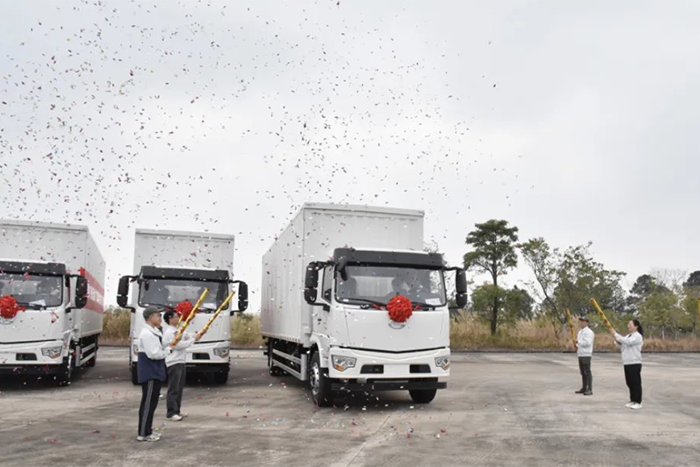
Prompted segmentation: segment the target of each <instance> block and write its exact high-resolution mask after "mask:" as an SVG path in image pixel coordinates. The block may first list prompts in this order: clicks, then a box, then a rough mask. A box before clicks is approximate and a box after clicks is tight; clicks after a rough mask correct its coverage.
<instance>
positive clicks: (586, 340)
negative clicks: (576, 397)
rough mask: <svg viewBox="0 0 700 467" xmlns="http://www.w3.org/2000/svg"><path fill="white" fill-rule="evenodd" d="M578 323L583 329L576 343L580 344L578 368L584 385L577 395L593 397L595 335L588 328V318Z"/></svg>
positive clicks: (582, 317) (580, 319)
mask: <svg viewBox="0 0 700 467" xmlns="http://www.w3.org/2000/svg"><path fill="white" fill-rule="evenodd" d="M578 321H579V325H580V327H581V329H580V330H579V332H578V335H577V337H576V341H577V342H576V343H577V344H578V350H577V351H576V354H577V355H578V366H579V369H580V370H581V379H582V380H583V384H582V386H581V389H579V390H578V391H576V394H583V395H584V396H592V395H593V374H592V373H591V360H592V359H593V342H594V341H595V334H594V333H593V330H591V328H589V327H588V317H586V316H581V317H580V318H579V319H578Z"/></svg>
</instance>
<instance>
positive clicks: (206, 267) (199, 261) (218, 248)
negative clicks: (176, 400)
mask: <svg viewBox="0 0 700 467" xmlns="http://www.w3.org/2000/svg"><path fill="white" fill-rule="evenodd" d="M233 246H234V236H233V235H220V234H211V233H197V232H173V231H165V230H145V229H136V234H135V241H134V273H133V275H132V276H123V277H122V278H121V279H120V280H119V288H118V292H117V303H118V304H119V306H121V307H123V308H129V309H130V310H131V311H132V314H131V331H130V336H131V350H132V351H131V354H130V355H131V356H130V358H129V366H130V369H131V379H132V382H133V383H134V384H136V383H137V373H136V371H137V370H136V363H137V361H138V353H139V349H138V339H139V334H140V333H141V329H142V328H143V326H144V325H145V321H144V319H143V310H144V309H145V308H146V307H147V306H151V305H154V306H161V307H164V308H173V309H174V308H175V307H176V306H177V305H178V304H179V303H181V302H183V301H185V300H189V301H190V303H192V304H193V305H194V304H195V303H196V302H197V299H198V298H199V296H200V295H201V293H202V291H203V290H204V288H208V289H209V295H208V296H207V298H206V300H205V301H204V303H203V304H202V307H201V308H200V311H199V312H198V313H197V314H196V315H195V317H194V319H193V320H192V322H191V323H190V325H189V328H188V332H196V331H199V330H200V329H202V328H203V327H204V325H205V324H206V323H207V322H208V321H209V319H210V318H211V317H212V314H213V312H214V311H216V309H217V308H218V307H219V306H220V305H221V304H222V303H223V302H224V300H225V299H226V297H227V296H228V295H229V292H230V291H229V288H230V286H231V285H232V284H237V285H238V290H237V294H236V297H234V299H236V298H237V301H238V309H237V310H233V309H232V307H231V304H229V305H227V308H226V309H225V310H224V312H222V313H221V314H219V317H218V318H217V319H216V321H214V323H213V324H212V325H211V327H210V328H209V330H208V331H207V333H206V334H205V335H204V337H203V338H202V340H201V341H199V342H197V343H195V345H193V346H192V347H190V348H189V349H187V361H186V367H187V370H188V372H194V373H209V374H211V375H213V377H214V381H215V382H216V383H218V384H225V383H226V382H227V381H228V374H229V368H230V357H229V352H230V348H231V315H232V314H233V313H235V312H236V311H245V310H246V309H247V308H248V286H247V285H246V283H245V282H242V281H237V280H233ZM130 288H131V297H132V299H131V305H129V289H130Z"/></svg>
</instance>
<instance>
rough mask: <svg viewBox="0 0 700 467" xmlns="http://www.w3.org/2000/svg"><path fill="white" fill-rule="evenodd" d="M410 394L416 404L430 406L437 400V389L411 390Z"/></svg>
mask: <svg viewBox="0 0 700 467" xmlns="http://www.w3.org/2000/svg"><path fill="white" fill-rule="evenodd" d="M408 393H409V394H410V395H411V399H413V402H415V403H416V404H428V403H430V402H432V400H433V399H435V394H437V389H409V390H408Z"/></svg>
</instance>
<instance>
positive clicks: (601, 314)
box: [590, 298, 615, 331]
mask: <svg viewBox="0 0 700 467" xmlns="http://www.w3.org/2000/svg"><path fill="white" fill-rule="evenodd" d="M590 303H591V305H593V308H595V311H597V312H598V314H599V315H600V317H601V318H603V323H605V325H606V326H607V327H608V329H610V330H611V331H615V328H614V327H613V325H612V324H610V321H608V317H607V316H605V313H603V310H602V309H601V308H600V305H598V302H596V300H595V298H591V302H590Z"/></svg>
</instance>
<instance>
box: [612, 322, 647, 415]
mask: <svg viewBox="0 0 700 467" xmlns="http://www.w3.org/2000/svg"><path fill="white" fill-rule="evenodd" d="M627 330H628V331H629V334H627V335H626V336H622V335H620V334H618V333H617V332H615V330H614V329H613V330H612V331H611V333H612V335H613V337H614V338H615V342H616V343H617V344H618V345H619V346H620V351H621V353H622V364H623V365H624V367H625V382H626V383H627V387H628V388H629V390H630V401H629V402H628V403H627V404H626V405H625V407H627V408H629V409H632V410H639V409H641V408H642V346H643V345H644V329H643V328H642V324H641V323H640V322H639V320H638V319H633V320H632V321H630V322H629V323H627Z"/></svg>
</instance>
